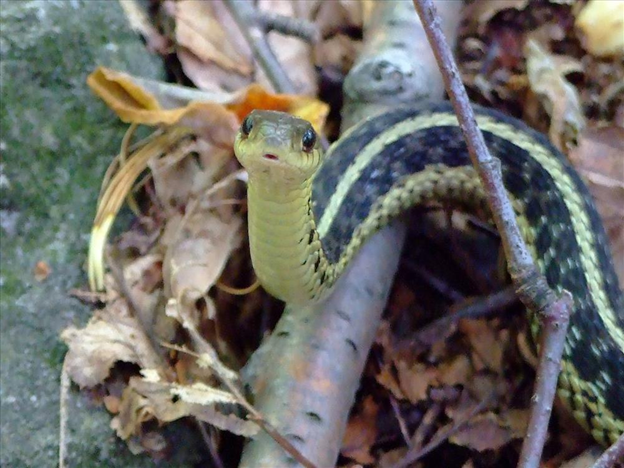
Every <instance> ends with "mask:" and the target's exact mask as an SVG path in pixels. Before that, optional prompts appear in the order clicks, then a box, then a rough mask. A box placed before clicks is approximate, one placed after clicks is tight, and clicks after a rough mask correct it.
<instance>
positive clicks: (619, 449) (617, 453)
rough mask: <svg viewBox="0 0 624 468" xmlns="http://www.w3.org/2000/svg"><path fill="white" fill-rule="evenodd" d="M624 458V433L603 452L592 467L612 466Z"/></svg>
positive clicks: (604, 467) (607, 467)
mask: <svg viewBox="0 0 624 468" xmlns="http://www.w3.org/2000/svg"><path fill="white" fill-rule="evenodd" d="M622 460H624V434H622V435H621V436H620V438H619V439H618V440H616V441H615V443H614V444H613V445H612V446H611V447H609V448H608V449H607V450H606V451H605V453H603V454H602V455H601V456H600V458H599V459H598V460H596V463H594V465H593V466H592V468H611V467H612V466H616V463H618V462H622Z"/></svg>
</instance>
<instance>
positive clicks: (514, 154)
mask: <svg viewBox="0 0 624 468" xmlns="http://www.w3.org/2000/svg"><path fill="white" fill-rule="evenodd" d="M440 111H442V112H452V109H451V107H450V105H449V104H447V103H444V104H438V105H434V106H431V105H430V106H427V107H425V108H421V109H420V110H419V109H412V110H405V109H399V110H396V111H392V112H390V113H388V114H384V115H381V116H378V117H375V118H373V119H370V120H369V121H368V122H367V123H366V124H364V125H362V126H360V127H359V128H358V129H357V130H356V131H355V132H354V133H353V134H352V135H351V136H350V137H349V138H347V139H345V140H341V141H340V142H339V144H338V145H335V146H334V147H332V149H331V150H330V154H329V155H328V160H327V161H326V163H324V165H323V167H322V168H321V170H320V171H319V174H318V175H317V178H316V179H315V181H314V182H315V183H314V190H313V211H314V214H315V218H316V219H317V220H319V219H320V217H321V215H322V213H323V211H324V209H325V207H326V205H327V203H328V200H329V199H330V197H331V195H332V193H333V191H334V190H335V187H336V185H337V184H338V181H339V179H340V178H341V175H342V174H343V173H344V172H345V171H346V170H347V168H348V167H349V166H350V165H351V163H352V161H353V159H354V158H355V156H356V155H357V154H358V153H359V152H360V151H361V150H362V148H364V147H365V146H366V145H367V144H368V143H369V142H370V141H372V140H373V139H374V137H375V136H377V135H378V134H380V133H381V132H383V131H384V130H386V129H388V128H390V127H391V126H392V125H393V124H395V123H396V122H399V121H401V120H404V119H406V118H410V117H413V116H415V115H417V114H418V113H419V112H424V113H426V114H432V113H435V112H440ZM477 113H478V114H486V115H489V116H492V117H494V118H495V119H496V120H499V121H502V122H504V123H506V124H508V125H510V126H512V127H515V128H517V129H518V132H519V133H524V134H529V135H530V136H532V137H533V138H534V139H535V140H536V142H538V143H540V144H541V145H543V146H546V147H547V148H548V149H549V150H550V152H551V153H552V154H554V155H558V156H559V159H560V161H561V162H562V163H563V165H564V167H565V170H566V172H567V173H568V174H569V175H570V176H571V178H572V181H573V183H574V187H573V188H572V189H573V190H574V191H576V192H577V193H580V194H581V195H582V197H583V199H584V200H585V203H586V206H585V209H586V211H587V213H589V217H590V222H591V224H592V226H591V227H592V228H593V230H594V234H593V235H594V236H596V238H597V239H599V240H598V245H596V246H595V248H596V252H597V256H598V261H599V265H597V267H598V268H600V269H601V271H602V274H603V275H604V277H605V282H606V284H605V287H606V292H607V295H608V298H609V301H610V302H611V305H612V307H613V310H614V311H616V315H617V320H618V323H619V325H620V327H622V328H624V310H623V307H622V294H621V291H620V289H619V285H618V282H617V277H616V276H615V272H614V269H613V266H612V263H611V260H610V258H611V257H610V253H609V250H608V245H607V242H606V236H605V234H604V229H603V227H602V223H601V222H600V218H599V217H598V214H597V212H596V210H595V208H594V206H593V204H592V203H591V201H590V200H591V198H590V196H589V193H588V192H587V189H586V187H585V186H584V184H583V183H582V181H581V180H580V178H579V177H578V175H577V174H576V173H575V172H574V171H573V169H572V168H571V166H570V165H569V164H568V162H567V161H566V160H565V159H564V157H563V156H561V155H560V153H559V152H558V151H557V150H556V149H555V148H554V147H552V145H550V143H549V142H548V141H547V140H546V138H545V137H544V136H543V135H541V134H539V133H537V132H535V131H533V130H531V129H529V128H528V127H527V126H526V125H524V124H523V123H522V122H519V121H517V120H515V119H512V118H509V117H506V116H504V115H502V114H499V113H497V112H495V111H491V110H485V109H479V108H477ZM484 137H485V140H486V143H487V145H488V148H489V149H490V151H491V152H492V154H493V155H495V156H498V157H499V158H500V159H501V162H502V166H503V179H504V183H505V186H506V187H507V189H508V190H509V191H510V192H511V193H512V194H513V195H514V197H515V198H516V199H520V200H528V202H527V203H526V204H525V207H524V208H525V213H524V214H525V216H526V218H527V221H528V222H529V224H530V225H531V226H533V227H534V228H535V229H536V231H537V239H536V250H537V253H538V258H540V259H542V260H543V269H544V274H545V276H546V279H547V281H548V283H549V284H550V285H551V286H552V287H554V288H556V289H559V290H561V289H567V290H569V291H571V292H572V293H573V294H575V301H576V302H575V313H574V315H573V317H572V320H571V326H572V327H576V328H578V329H579V330H582V338H581V341H582V343H581V345H576V344H574V346H572V351H571V356H569V358H570V359H571V360H572V362H574V364H575V367H576V368H577V370H578V372H579V375H580V377H581V378H582V379H583V380H585V381H589V382H604V378H603V375H601V372H604V371H606V372H607V373H608V375H610V376H611V379H612V380H613V382H612V384H610V385H605V386H606V387H607V388H608V389H609V391H607V392H605V395H603V396H604V398H605V400H606V402H607V405H608V406H609V407H610V408H611V409H612V411H613V412H614V414H615V415H616V416H617V417H618V418H619V419H624V398H623V397H622V390H621V389H622V388H624V355H623V354H622V351H621V350H619V349H618V348H617V346H616V344H615V343H614V342H613V340H612V339H611V338H610V337H609V336H608V331H607V330H606V329H605V328H604V327H603V326H602V323H601V321H600V318H599V317H598V313H597V311H596V308H595V306H594V304H593V303H592V301H591V296H590V295H589V292H588V285H587V282H586V279H585V274H584V272H583V270H582V266H581V265H580V264H579V263H578V262H572V263H568V262H566V263H565V271H564V273H565V274H562V268H563V266H564V264H563V262H565V261H566V260H567V259H576V258H580V253H581V252H580V248H579V245H578V243H577V241H576V238H575V234H574V230H573V226H572V224H571V223H570V221H569V219H570V215H571V214H570V213H569V212H568V208H567V206H566V204H565V202H564V201H563V200H562V199H561V198H560V197H558V196H555V193H556V192H555V190H556V187H555V185H554V181H553V180H552V179H551V176H550V174H549V173H548V172H547V171H546V170H545V169H544V168H542V166H541V165H540V164H539V162H538V161H537V160H535V159H533V158H532V157H531V156H530V155H529V154H528V153H527V152H526V151H525V150H523V149H522V148H519V147H518V146H516V145H514V144H513V143H511V142H510V141H508V140H506V139H503V138H500V137H497V136H496V135H494V134H492V133H489V132H484ZM432 164H443V165H446V166H449V167H457V166H463V165H467V164H470V161H469V157H468V153H467V149H466V146H465V143H464V140H463V137H462V135H461V132H460V130H459V128H458V127H457V126H447V127H433V128H429V129H425V130H422V131H419V132H415V133H414V134H410V135H407V136H405V137H403V138H402V139H400V140H399V141H396V142H394V143H392V144H390V145H388V146H386V147H385V149H384V150H383V152H382V153H381V154H379V155H378V156H377V157H376V158H375V159H374V160H373V161H372V162H371V164H369V166H367V167H366V168H365V169H364V170H363V172H362V174H361V176H360V177H359V179H358V180H357V181H355V182H354V183H353V185H352V186H351V187H350V190H349V192H348V194H347V197H346V199H345V201H344V203H343V204H342V206H341V207H340V209H339V211H338V214H337V216H336V217H335V219H334V220H333V223H332V224H331V226H330V228H329V230H328V232H327V234H326V236H325V237H324V238H323V239H322V241H323V249H324V252H325V255H326V256H327V258H328V260H329V261H330V263H335V262H337V261H338V259H339V258H340V255H341V253H342V251H343V248H344V247H345V246H346V245H347V244H348V243H349V241H350V239H351V238H352V236H353V233H354V231H355V229H356V227H357V226H358V225H359V224H360V223H361V221H362V220H364V219H365V218H366V217H367V216H368V214H369V212H370V210H371V207H372V206H374V204H375V201H376V200H378V199H379V198H380V197H382V196H383V195H384V194H385V193H387V192H388V190H390V188H391V187H392V186H393V185H395V184H397V183H400V181H401V179H403V178H404V177H405V176H407V175H409V174H412V173H416V172H419V171H422V170H423V169H424V168H425V167H426V166H428V165H432ZM574 214H575V213H572V215H574ZM555 227H556V231H555V230H554V228H555ZM551 249H552V250H551ZM592 343H594V344H598V345H599V346H600V349H601V352H600V353H599V354H596V353H594V352H592V351H591V347H590V345H591V344H592ZM592 398H593V397H592Z"/></svg>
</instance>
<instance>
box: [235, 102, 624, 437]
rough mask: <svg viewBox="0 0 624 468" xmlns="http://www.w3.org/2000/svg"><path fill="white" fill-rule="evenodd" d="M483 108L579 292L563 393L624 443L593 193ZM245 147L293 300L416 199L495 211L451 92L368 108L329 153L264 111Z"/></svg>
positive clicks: (623, 302) (518, 192) (597, 429)
mask: <svg viewBox="0 0 624 468" xmlns="http://www.w3.org/2000/svg"><path fill="white" fill-rule="evenodd" d="M476 114H477V122H478V124H479V127H480V128H481V129H482V131H483V133H484V137H485V140H486V143H487V145H488V148H489V150H490V152H491V153H492V154H493V155H494V156H496V157H498V158H499V159H500V160H501V163H502V167H503V180H504V183H505V187H506V188H507V190H508V192H509V195H510V197H511V200H512V203H513V205H514V209H515V211H516V214H517V216H518V222H519V224H520V227H521V231H522V234H523V236H524V237H525V239H526V241H527V243H528V244H529V245H530V246H531V248H532V250H533V254H534V257H535V259H536V261H537V263H538V266H539V267H540V269H541V271H542V272H543V273H544V274H545V276H546V279H547V281H548V283H549V284H550V286H551V287H552V288H554V289H555V290H557V291H561V290H563V289H565V290H568V291H570V292H571V293H572V295H573V297H574V314H573V316H572V319H571V322H570V330H569V333H568V337H567V340H566V345H565V350H564V356H563V364H562V373H561V377H560V379H559V395H560V396H561V397H562V398H563V400H564V401H565V402H566V403H567V404H568V406H569V407H570V409H571V410H572V412H573V413H574V415H575V417H576V419H577V420H578V421H580V423H581V424H582V425H583V426H584V427H585V428H586V429H587V430H588V431H590V432H591V434H592V435H593V436H594V438H595V439H596V440H598V441H599V442H602V443H605V444H608V443H610V442H614V441H615V440H616V439H617V437H619V435H621V434H622V433H623V432H624V299H623V295H622V292H621V290H620V287H619V284H618V281H617V277H616V275H615V271H614V268H613V264H612V261H611V255H610V252H609V247H608V245H607V240H606V235H605V232H604V228H603V226H602V223H601V221H600V218H599V216H598V214H597V212H596V209H595V207H594V204H593V202H592V199H591V196H590V195H589V193H588V191H587V188H586V187H585V185H584V183H583V182H582V180H581V179H580V177H579V176H578V174H577V173H576V172H575V171H574V169H573V168H572V167H571V165H570V164H569V163H568V162H567V160H566V159H565V157H564V156H563V155H561V154H560V153H559V152H558V151H557V150H556V149H555V148H554V147H553V146H552V145H551V144H550V143H549V142H548V141H547V139H546V138H545V137H544V136H543V135H541V134H539V133H537V132H535V131H534V130H532V129H530V128H528V127H527V126H526V125H524V124H523V123H522V122H520V121H518V120H515V119H512V118H510V117H507V116H504V115H502V114H500V113H498V112H495V111H492V110H487V109H482V108H477V109H476ZM235 151H236V155H237V157H238V159H239V161H240V162H241V164H242V165H243V166H244V167H245V168H246V169H247V171H248V173H249V186H248V203H249V239H250V246H251V254H252V261H253V265H254V269H255V271H256V274H257V275H258V278H259V280H260V282H261V284H262V285H263V286H264V288H265V289H266V290H267V291H269V292H270V293H271V294H273V295H274V296H276V297H278V298H280V299H282V300H284V301H286V302H289V303H294V304H306V303H310V302H314V301H318V300H320V299H322V298H323V297H324V296H326V295H327V293H328V292H329V291H331V288H332V286H333V285H334V284H335V282H336V280H337V278H338V277H339V276H340V275H341V274H342V272H343V271H344V270H345V268H346V266H347V265H348V263H349V262H350V260H351V259H352V258H353V256H354V255H355V253H356V252H357V250H358V248H359V247H360V246H361V245H362V243H363V242H365V241H366V239H368V238H369V237H370V236H371V235H372V234H374V233H375V232H376V231H377V230H379V229H380V228H381V227H383V226H385V225H386V224H387V223H388V222H390V221H391V220H392V219H393V218H395V217H396V216H398V215H399V214H400V213H402V212H403V211H405V210H406V209H408V208H410V207H412V206H414V205H419V204H427V203H431V202H444V203H445V204H451V205H452V206H457V207H459V208H462V209H464V210H468V211H472V212H478V213H481V214H484V215H486V216H487V213H488V207H487V203H486V200H485V196H484V193H483V189H482V187H481V185H480V182H479V180H478V177H477V175H476V173H475V171H474V169H473V168H472V166H471V165H470V160H469V157H468V152H467V149H466V145H465V142H464V139H463V136H462V134H461V131H460V129H459V127H458V123H457V119H456V117H455V115H454V114H453V111H452V108H451V107H450V105H449V104H448V103H441V104H433V105H431V104H430V105H426V106H421V107H413V108H399V109H395V110H392V111H389V112H387V113H384V114H381V115H378V116H374V117H372V118H369V119H367V120H365V121H363V122H361V123H360V124H359V125H357V126H355V127H354V128H352V129H351V130H350V131H349V132H347V133H346V134H345V135H343V136H342V137H341V138H340V140H338V141H337V142H336V143H335V144H334V145H333V146H332V147H331V148H330V149H329V151H328V153H327V154H326V155H325V156H323V154H322V151H321V149H320V145H319V143H318V142H317V141H316V134H315V132H314V130H313V129H312V127H311V125H310V124H309V123H308V122H306V121H304V120H300V119H297V118H295V117H292V116H289V115H287V114H283V113H278V112H271V111H254V112H252V113H251V114H250V115H249V116H248V117H247V118H246V119H245V121H244V122H243V125H242V127H241V131H240V132H239V134H238V136H237V139H236V143H235ZM537 326H538V325H537V321H536V320H532V329H533V332H534V333H536V332H537Z"/></svg>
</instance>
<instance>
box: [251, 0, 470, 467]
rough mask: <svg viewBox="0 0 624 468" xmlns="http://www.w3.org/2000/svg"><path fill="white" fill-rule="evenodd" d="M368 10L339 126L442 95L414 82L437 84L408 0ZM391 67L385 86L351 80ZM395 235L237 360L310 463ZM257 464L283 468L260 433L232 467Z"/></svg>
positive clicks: (399, 235) (347, 399) (330, 449)
mask: <svg viewBox="0 0 624 468" xmlns="http://www.w3.org/2000/svg"><path fill="white" fill-rule="evenodd" d="M439 3H440V8H441V10H442V9H443V10H444V11H445V12H446V13H447V14H446V17H447V18H448V22H447V31H448V32H449V35H454V33H455V31H456V29H457V23H458V18H459V12H460V8H461V4H460V3H458V2H449V1H447V0H440V2H439ZM373 8H374V11H373V13H372V14H371V18H372V19H374V21H371V24H367V25H366V27H365V43H367V42H371V45H370V47H367V50H369V52H370V53H367V54H364V55H363V56H361V57H360V58H358V64H359V65H356V66H354V68H353V69H352V70H351V72H349V76H350V77H351V78H349V81H350V82H351V84H352V85H351V86H350V89H351V91H352V92H353V94H351V95H349V96H348V95H347V94H348V93H347V89H346V88H347V86H346V84H345V99H346V100H348V101H349V102H350V104H349V105H348V106H346V107H345V108H343V125H344V127H343V128H346V127H348V125H349V124H348V123H346V122H347V121H349V122H350V123H351V124H353V123H355V122H357V121H358V120H360V119H361V118H364V117H366V116H368V115H371V114H372V113H373V112H374V111H375V110H378V109H381V108H384V107H385V108H386V109H387V108H389V107H392V106H397V105H399V104H405V103H409V102H411V103H416V102H417V101H418V99H419V98H420V99H424V98H429V99H440V98H441V97H442V91H443V89H442V86H437V87H435V88H431V89H427V88H428V87H427V86H425V85H424V84H423V83H432V84H436V83H438V84H439V82H440V80H439V79H436V78H435V76H438V75H439V71H438V69H437V65H436V63H435V59H434V58H433V56H432V54H431V52H430V51H429V48H428V46H427V41H426V36H425V34H424V33H422V34H421V36H422V41H421V43H418V44H412V42H413V41H405V40H404V39H405V38H406V37H408V34H409V33H410V31H414V30H416V29H418V28H419V27H420V21H419V20H418V17H417V15H416V14H415V12H414V9H413V7H412V5H411V4H410V3H409V2H374V5H373ZM414 42H415V41H414ZM412 46H414V48H415V49H416V51H414V52H412V51H413V50H414V48H412ZM380 53H383V57H380V56H379V55H378V54H380ZM360 59H362V60H364V61H365V63H362V62H361V61H360ZM390 72H391V76H392V77H393V78H394V80H393V81H392V84H393V85H394V86H393V87H391V89H389V88H388V87H383V86H382V87H379V86H373V87H366V86H364V87H362V86H358V84H360V85H366V84H367V83H369V82H370V81H371V79H373V78H375V77H377V80H379V77H380V76H384V77H385V76H386V73H390ZM352 73H353V75H352ZM430 75H434V77H432V76H430ZM416 76H418V79H416ZM398 90H403V92H399V91H398ZM438 90H439V93H438V92H437V91H438ZM403 232H404V229H403V227H402V226H400V225H395V226H394V227H392V228H387V229H384V230H383V231H382V232H380V233H378V234H377V235H376V236H374V237H373V238H372V239H371V240H370V241H369V242H367V244H366V245H365V246H363V248H362V250H361V251H360V253H359V254H358V255H357V256H356V258H355V259H354V261H353V262H352V267H351V268H350V271H349V272H346V273H345V274H344V275H343V276H342V278H341V280H340V285H337V286H336V290H335V291H334V294H333V295H332V297H331V298H330V299H329V300H328V301H327V302H326V303H323V304H316V305H315V306H314V307H313V308H311V309H310V310H308V309H307V308H306V309H305V310H304V309H301V310H296V309H294V308H287V311H286V312H285V313H284V315H283V316H282V318H281V319H280V322H279V324H278V325H277V327H276V329H275V331H274V332H273V334H272V335H271V336H270V337H269V339H267V340H266V341H265V342H264V343H263V344H262V346H261V347H260V348H259V349H258V350H257V351H256V352H255V353H254V355H253V356H252V359H251V360H250V361H249V362H248V363H247V364H246V365H245V368H244V372H243V379H244V381H245V383H246V384H247V385H248V386H249V387H251V388H253V389H254V390H255V392H256V393H255V400H254V404H255V406H256V408H258V409H259V410H260V411H261V412H262V413H263V414H265V415H267V417H268V418H270V420H271V422H272V423H273V424H274V426H275V427H276V428H277V429H278V430H279V431H280V432H281V433H282V434H287V435H288V437H289V438H290V437H293V438H296V440H298V441H299V443H298V444H297V447H298V448H299V449H300V450H301V452H302V453H303V454H305V456H306V457H307V458H308V459H310V460H311V461H313V462H314V463H316V464H317V465H318V466H321V467H328V466H334V465H335V464H336V459H337V457H338V453H339V451H340V446H341V441H342V439H343V434H344V428H345V425H346V421H347V419H348V415H349V409H350V407H351V405H352V404H353V397H354V395H355V392H356V390H357V388H358V386H359V381H360V375H361V372H362V369H363V367H364V364H365V362H366V358H367V355H368V352H369V349H370V346H371V345H372V342H373V339H374V337H375V332H376V330H377V327H378V324H379V320H380V317H381V313H382V310H383V308H384V305H385V302H386V298H387V295H388V290H389V287H390V285H391V283H392V277H393V276H394V272H395V271H396V266H397V264H398V256H399V253H400V249H399V248H398V246H399V245H401V244H402V239H403ZM256 466H288V465H287V461H286V460H284V458H283V451H282V450H281V449H280V447H279V446H277V445H276V444H275V443H274V442H273V441H272V440H270V439H269V437H268V436H266V434H262V433H261V434H258V436H257V437H256V438H255V439H253V440H252V441H250V442H249V443H248V444H247V445H246V447H245V449H244V452H243V457H242V460H241V463H240V468H251V467H256Z"/></svg>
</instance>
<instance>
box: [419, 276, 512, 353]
mask: <svg viewBox="0 0 624 468" xmlns="http://www.w3.org/2000/svg"><path fill="white" fill-rule="evenodd" d="M517 301H518V296H517V295H516V290H515V288H514V287H513V286H509V287H507V288H504V289H501V290H500V291H497V292H495V293H493V294H489V295H487V296H484V297H480V298H478V299H476V300H474V301H471V302H470V303H468V304H463V305H459V306H458V308H459V310H457V312H454V313H453V312H451V313H449V314H447V315H444V316H443V317H440V318H439V319H437V320H434V321H433V322H431V323H430V324H428V325H426V326H424V327H423V328H421V329H420V330H418V331H417V332H416V335H415V336H414V340H415V341H416V342H420V343H429V341H430V340H429V339H428V337H430V336H437V337H438V338H439V337H440V335H441V333H440V331H441V330H448V329H449V326H450V325H451V324H453V323H455V322H457V321H459V320H460V319H465V318H468V319H477V318H486V317H489V316H491V315H494V314H496V313H498V312H499V311H500V310H502V309H503V308H505V307H508V306H510V305H512V304H515V303H516V302H517ZM453 308H455V307H453Z"/></svg>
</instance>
